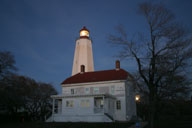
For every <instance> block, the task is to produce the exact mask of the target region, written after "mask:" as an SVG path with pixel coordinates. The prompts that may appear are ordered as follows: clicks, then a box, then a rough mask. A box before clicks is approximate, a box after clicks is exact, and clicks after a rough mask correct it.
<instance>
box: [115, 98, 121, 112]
mask: <svg viewBox="0 0 192 128" xmlns="http://www.w3.org/2000/svg"><path fill="white" fill-rule="evenodd" d="M116 109H118V110H120V109H121V101H120V100H118V101H116Z"/></svg>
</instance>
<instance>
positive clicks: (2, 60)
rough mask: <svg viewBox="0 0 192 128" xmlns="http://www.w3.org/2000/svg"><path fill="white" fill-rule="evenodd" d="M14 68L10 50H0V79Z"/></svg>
mask: <svg viewBox="0 0 192 128" xmlns="http://www.w3.org/2000/svg"><path fill="white" fill-rule="evenodd" d="M15 70H16V67H15V59H14V56H13V55H12V54H11V53H10V52H7V51H6V52H1V51H0V80H2V79H4V78H5V77H7V76H8V75H10V74H11V72H12V71H15Z"/></svg>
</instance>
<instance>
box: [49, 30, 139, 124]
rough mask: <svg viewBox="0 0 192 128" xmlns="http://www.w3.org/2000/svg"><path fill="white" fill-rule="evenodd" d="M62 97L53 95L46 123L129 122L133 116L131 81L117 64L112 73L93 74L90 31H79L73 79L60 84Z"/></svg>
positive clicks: (98, 72)
mask: <svg viewBox="0 0 192 128" xmlns="http://www.w3.org/2000/svg"><path fill="white" fill-rule="evenodd" d="M61 86H62V95H53V96H52V99H53V110H52V116H51V117H50V118H49V119H48V120H47V121H48V122H50V121H54V122H113V121H129V120H131V118H132V117H134V116H136V104H135V91H134V82H133V77H132V76H131V75H130V74H129V73H128V72H127V71H125V70H124V69H121V68H120V62H119V61H116V64H115V68H114V69H112V70H104V71H94V66H93V54H92V42H91V40H90V39H89V31H88V30H87V29H86V28H85V27H84V28H83V29H81V30H80V38H79V39H78V40H77V41H76V48H75V56H74V62H73V70H72V76H71V77H69V78H67V79H66V80H64V81H63V82H62V84H61Z"/></svg>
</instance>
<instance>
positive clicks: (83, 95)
mask: <svg viewBox="0 0 192 128" xmlns="http://www.w3.org/2000/svg"><path fill="white" fill-rule="evenodd" d="M100 96H104V97H107V98H112V99H115V97H114V96H113V95H110V94H81V95H75V94H74V95H52V96H51V98H53V99H61V98H71V97H76V98H77V97H100Z"/></svg>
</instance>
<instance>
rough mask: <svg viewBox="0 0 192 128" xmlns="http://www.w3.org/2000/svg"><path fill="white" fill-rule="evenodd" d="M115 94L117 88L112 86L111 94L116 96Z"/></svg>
mask: <svg viewBox="0 0 192 128" xmlns="http://www.w3.org/2000/svg"><path fill="white" fill-rule="evenodd" d="M114 92H115V87H114V86H111V94H114Z"/></svg>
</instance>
